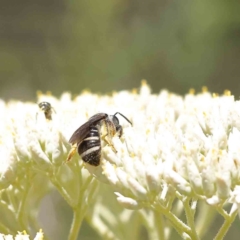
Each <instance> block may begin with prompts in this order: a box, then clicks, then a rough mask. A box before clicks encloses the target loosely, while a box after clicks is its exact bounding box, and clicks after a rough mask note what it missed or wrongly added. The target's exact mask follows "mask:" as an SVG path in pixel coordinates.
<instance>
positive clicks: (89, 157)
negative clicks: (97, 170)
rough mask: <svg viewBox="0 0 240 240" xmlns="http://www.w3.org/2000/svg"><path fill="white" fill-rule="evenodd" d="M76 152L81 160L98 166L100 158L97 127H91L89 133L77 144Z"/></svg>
mask: <svg viewBox="0 0 240 240" xmlns="http://www.w3.org/2000/svg"><path fill="white" fill-rule="evenodd" d="M78 154H79V155H81V157H82V160H83V161H84V162H87V163H89V164H91V165H94V166H98V165H99V163H100V158H101V142H100V137H99V132H98V129H97V127H95V126H93V127H91V129H90V131H89V133H88V134H87V136H86V137H85V138H84V140H83V141H82V142H81V143H80V145H79V146H78Z"/></svg>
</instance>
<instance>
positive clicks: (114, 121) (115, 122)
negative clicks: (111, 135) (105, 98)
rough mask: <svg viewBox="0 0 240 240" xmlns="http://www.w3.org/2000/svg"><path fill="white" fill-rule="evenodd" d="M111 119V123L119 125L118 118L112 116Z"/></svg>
mask: <svg viewBox="0 0 240 240" xmlns="http://www.w3.org/2000/svg"><path fill="white" fill-rule="evenodd" d="M112 121H113V123H114V125H115V126H118V125H119V120H118V118H117V117H115V116H113V118H112Z"/></svg>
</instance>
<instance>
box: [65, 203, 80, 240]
mask: <svg viewBox="0 0 240 240" xmlns="http://www.w3.org/2000/svg"><path fill="white" fill-rule="evenodd" d="M81 213H82V211H81V208H80V207H78V208H74V209H73V221H72V225H71V229H70V232H69V236H68V240H76V239H77V237H78V233H79V230H80V227H81V225H82V221H83V218H84V216H83V215H81Z"/></svg>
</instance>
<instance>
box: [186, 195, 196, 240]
mask: <svg viewBox="0 0 240 240" xmlns="http://www.w3.org/2000/svg"><path fill="white" fill-rule="evenodd" d="M189 201H190V199H189V198H187V199H184V200H183V206H184V209H185V214H186V218H187V223H188V226H189V227H190V228H191V232H192V233H191V239H193V240H194V239H196V240H198V239H199V237H198V234H197V232H196V227H195V223H194V211H192V209H191V207H190V205H189Z"/></svg>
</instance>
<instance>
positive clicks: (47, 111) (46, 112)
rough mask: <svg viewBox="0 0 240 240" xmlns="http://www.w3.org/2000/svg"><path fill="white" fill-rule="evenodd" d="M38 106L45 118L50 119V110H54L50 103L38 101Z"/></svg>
mask: <svg viewBox="0 0 240 240" xmlns="http://www.w3.org/2000/svg"><path fill="white" fill-rule="evenodd" d="M38 106H39V108H40V109H41V110H42V111H43V112H44V115H45V118H46V119H48V120H52V110H53V111H54V109H53V107H52V106H51V104H50V103H49V102H40V103H39V104H38Z"/></svg>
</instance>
